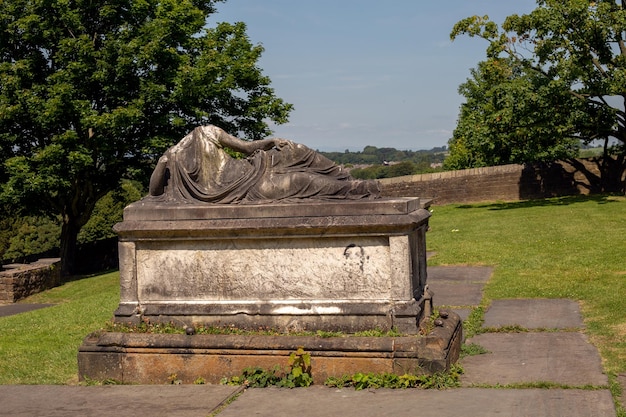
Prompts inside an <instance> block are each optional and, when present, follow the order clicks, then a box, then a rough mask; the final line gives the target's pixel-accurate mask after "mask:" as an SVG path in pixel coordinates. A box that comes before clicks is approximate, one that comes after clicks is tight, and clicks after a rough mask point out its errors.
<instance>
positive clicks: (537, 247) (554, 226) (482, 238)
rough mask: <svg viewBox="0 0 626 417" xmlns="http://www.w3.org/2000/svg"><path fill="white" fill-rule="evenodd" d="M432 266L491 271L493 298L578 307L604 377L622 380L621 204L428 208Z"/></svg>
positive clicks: (625, 270) (625, 284)
mask: <svg viewBox="0 0 626 417" xmlns="http://www.w3.org/2000/svg"><path fill="white" fill-rule="evenodd" d="M430 226H431V227H430V231H429V233H428V236H427V240H428V246H429V250H430V251H434V252H435V253H436V255H435V256H434V257H432V258H431V259H430V260H429V264H430V265H451V264H469V265H491V266H494V267H495V270H494V274H493V277H492V279H491V280H490V281H489V282H488V284H487V285H486V286H485V300H484V302H483V303H488V302H489V301H490V300H492V299H498V298H570V299H574V300H579V301H580V302H581V304H582V312H583V316H584V320H585V325H586V327H587V334H588V335H589V337H590V339H591V340H592V342H593V343H594V344H595V345H596V346H597V347H598V349H599V350H600V354H601V356H602V358H603V362H604V363H603V365H604V368H605V370H606V371H607V372H608V373H611V374H618V373H623V372H626V302H625V301H624V300H626V264H625V263H624V249H625V248H626V244H625V242H624V236H625V235H626V199H625V198H624V197H613V196H589V197H585V196H578V197H563V198H553V199H546V200H537V201H527V202H517V203H489V204H472V205H448V206H442V207H433V216H432V218H431V222H430Z"/></svg>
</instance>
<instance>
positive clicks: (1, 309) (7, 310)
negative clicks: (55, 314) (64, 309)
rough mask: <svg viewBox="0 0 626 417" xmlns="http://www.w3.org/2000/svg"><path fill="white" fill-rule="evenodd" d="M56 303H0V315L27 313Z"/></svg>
mask: <svg viewBox="0 0 626 417" xmlns="http://www.w3.org/2000/svg"><path fill="white" fill-rule="evenodd" d="M53 305H54V304H25V303H24V304H7V305H0V317H6V316H12V315H14V314H20V313H27V312H29V311H34V310H39V309H40V308H46V307H52V306H53Z"/></svg>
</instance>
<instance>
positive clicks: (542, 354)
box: [460, 332, 608, 386]
mask: <svg viewBox="0 0 626 417" xmlns="http://www.w3.org/2000/svg"><path fill="white" fill-rule="evenodd" d="M471 343H476V344H478V345H480V346H482V347H484V348H485V349H486V350H488V351H489V353H485V354H482V355H475V356H468V357H465V358H463V359H462V360H461V361H460V363H461V365H462V366H463V369H464V371H465V372H464V374H463V375H462V376H461V382H462V384H463V386H471V385H476V384H486V385H496V384H500V385H506V384H515V383H531V382H552V383H556V384H564V385H568V386H584V385H595V386H605V385H608V378H607V376H606V375H605V374H603V373H602V365H601V360H600V355H599V353H598V351H597V349H596V348H595V347H594V346H593V345H591V343H589V341H588V339H587V337H586V336H585V335H584V334H582V333H578V332H540V333H484V334H480V335H478V336H475V337H473V338H472V339H471Z"/></svg>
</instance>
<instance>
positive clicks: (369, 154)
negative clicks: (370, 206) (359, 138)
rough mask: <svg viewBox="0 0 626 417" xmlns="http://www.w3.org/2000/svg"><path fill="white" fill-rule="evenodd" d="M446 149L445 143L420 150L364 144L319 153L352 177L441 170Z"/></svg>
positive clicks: (410, 173) (369, 177) (363, 177)
mask: <svg viewBox="0 0 626 417" xmlns="http://www.w3.org/2000/svg"><path fill="white" fill-rule="evenodd" d="M446 152H447V149H446V147H445V146H442V147H438V148H433V149H430V150H420V151H401V150H397V149H395V148H377V147H376V146H366V147H365V148H363V151H362V152H350V151H347V150H346V151H345V152H319V153H321V154H322V155H324V156H325V157H327V158H328V159H330V160H332V161H334V162H335V163H337V164H340V165H343V166H345V167H346V168H347V169H349V170H350V174H351V175H352V176H353V177H355V178H360V179H378V178H391V177H399V176H402V175H414V174H424V173H429V172H436V171H441V164H442V163H443V160H444V159H445V157H446Z"/></svg>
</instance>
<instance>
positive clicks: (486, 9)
mask: <svg viewBox="0 0 626 417" xmlns="http://www.w3.org/2000/svg"><path fill="white" fill-rule="evenodd" d="M535 7H536V3H535V1H534V0H516V1H513V0H433V1H422V0H389V1H388V2H381V1H380V0H378V1H373V0H317V1H311V0H309V1H305V0H302V1H294V0H262V1H260V0H228V1H226V2H225V3H218V5H217V9H218V13H217V14H215V15H213V16H212V17H211V20H210V22H209V24H211V23H215V22H216V21H225V22H238V21H241V22H245V23H246V25H247V27H248V30H247V33H248V36H249V37H250V40H251V41H252V42H253V43H255V44H262V45H263V47H264V48H265V52H264V54H263V57H262V58H261V60H260V61H259V66H260V67H261V68H262V69H263V73H264V74H265V75H267V76H269V77H270V79H271V80H272V87H273V88H274V89H275V92H276V95H277V96H278V97H280V98H282V99H284V100H285V101H287V102H288V103H291V104H293V105H294V107H295V108H294V110H293V112H292V113H291V115H290V118H289V123H287V124H284V125H278V126H273V127H272V129H273V130H274V132H275V136H277V137H283V138H287V139H291V140H294V141H296V142H300V143H303V144H305V145H307V146H309V147H311V148H313V149H318V150H322V151H344V150H346V149H349V150H351V151H359V150H362V149H363V147H364V146H366V145H372V146H376V147H393V148H397V149H402V150H406V149H413V150H417V149H430V148H432V147H435V146H443V145H446V144H447V141H448V139H449V138H450V137H451V136H452V131H453V129H454V127H455V126H456V121H457V117H458V113H459V106H460V105H461V103H462V102H463V97H461V96H460V95H459V94H458V92H457V90H458V87H459V85H460V84H461V83H463V82H464V81H465V80H466V79H467V78H468V77H469V76H470V72H469V71H470V69H471V68H474V67H475V66H476V65H477V64H478V62H479V61H481V60H484V59H485V49H486V47H487V43H486V42H485V41H483V40H482V39H478V38H469V37H462V38H458V39H457V40H455V41H454V42H452V41H450V38H449V35H450V31H451V30H452V27H453V25H454V24H455V23H456V22H457V21H459V20H461V19H463V18H465V17H468V16H472V15H481V16H482V15H489V17H490V18H491V19H492V20H494V21H495V22H497V23H502V21H503V20H504V18H505V17H506V16H508V15H511V14H514V13H517V14H523V13H528V12H530V11H531V10H533V9H534V8H535Z"/></svg>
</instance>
